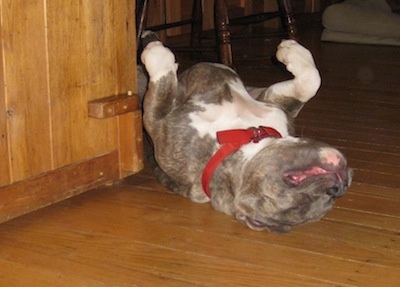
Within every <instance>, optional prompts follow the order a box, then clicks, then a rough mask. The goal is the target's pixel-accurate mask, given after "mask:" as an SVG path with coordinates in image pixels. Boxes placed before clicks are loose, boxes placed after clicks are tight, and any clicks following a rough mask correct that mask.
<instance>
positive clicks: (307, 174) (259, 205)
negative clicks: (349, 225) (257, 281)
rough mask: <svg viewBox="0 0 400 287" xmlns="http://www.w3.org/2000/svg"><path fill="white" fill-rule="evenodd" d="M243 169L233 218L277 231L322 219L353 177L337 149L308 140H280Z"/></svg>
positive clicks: (251, 226)
mask: <svg viewBox="0 0 400 287" xmlns="http://www.w3.org/2000/svg"><path fill="white" fill-rule="evenodd" d="M243 170H244V174H243V177H242V180H241V181H242V183H241V188H240V189H238V192H237V194H235V195H234V197H235V199H234V210H235V211H234V212H235V216H236V218H237V219H238V220H239V221H240V222H242V223H244V224H245V225H247V226H248V227H250V228H252V229H255V230H269V231H274V232H289V231H290V230H291V227H292V226H295V225H299V224H303V223H306V222H311V221H315V220H318V219H320V218H321V217H323V216H324V215H325V214H326V213H327V212H328V211H329V210H331V209H332V207H333V204H334V202H335V200H336V199H337V198H338V197H340V196H342V195H344V194H345V193H346V192H347V189H348V187H349V185H350V183H351V178H352V171H351V170H350V169H349V168H348V167H347V163H346V159H345V158H344V156H343V155H342V154H341V153H340V152H339V151H338V150H336V149H334V148H332V147H330V146H328V145H326V144H323V143H320V142H316V141H313V140H309V139H295V138H284V139H276V140H274V141H273V142H271V144H269V145H268V146H267V147H265V148H264V149H262V150H261V151H260V152H258V153H257V154H256V155H255V156H254V157H253V158H252V159H251V160H249V161H248V162H247V163H246V165H245V167H244V169H243Z"/></svg>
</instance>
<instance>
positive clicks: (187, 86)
mask: <svg viewBox="0 0 400 287" xmlns="http://www.w3.org/2000/svg"><path fill="white" fill-rule="evenodd" d="M142 42H143V46H144V50H143V53H142V55H141V59H142V62H143V63H144V65H145V67H146V70H147V72H148V74H149V83H148V89H147V92H146V95H145V97H144V102H143V108H144V116H143V118H144V126H145V129H146V131H147V132H148V134H149V135H150V137H151V139H152V142H153V145H154V157H155V160H156V163H157V165H156V168H155V175H156V177H157V179H158V181H160V182H161V183H162V184H163V185H165V186H166V187H167V188H169V189H171V190H172V191H174V192H175V193H177V194H180V195H183V196H185V197H187V198H189V199H190V200H192V201H195V202H199V203H203V202H208V201H210V202H211V204H212V206H213V207H214V208H215V209H216V210H219V211H222V212H225V213H226V214H229V215H232V216H235V217H236V218H237V220H238V221H240V222H241V223H243V224H245V225H247V226H248V227H250V228H252V229H255V230H269V231H275V232H289V231H290V230H291V227H292V226H295V225H299V224H303V223H306V222H311V221H316V220H318V219H320V218H322V217H323V216H324V215H325V214H326V213H327V212H328V211H329V210H331V209H332V207H333V205H334V202H335V200H336V199H337V198H338V197H340V196H342V195H344V194H345V193H346V192H347V189H348V187H349V185H350V183H351V177H352V176H351V170H350V169H349V168H348V167H347V163H346V159H345V157H344V156H343V155H342V154H341V153H340V152H339V151H338V150H336V149H334V148H332V147H330V146H329V145H327V144H324V143H321V142H317V141H315V140H311V139H306V138H298V137H294V136H293V131H294V128H293V125H292V123H293V119H294V118H295V117H296V116H297V114H298V113H299V111H300V110H301V108H302V107H303V105H304V104H305V103H306V102H307V101H308V100H310V99H311V98H312V97H313V96H314V95H315V94H316V92H317V90H318V89H319V86H320V76H319V72H318V70H317V69H316V67H315V64H314V60H313V57H312V55H311V53H310V52H309V51H308V50H307V49H305V48H304V47H302V46H301V45H299V44H298V43H297V42H295V41H293V40H286V41H282V43H281V44H280V45H279V46H278V50H277V53H276V57H277V59H278V60H279V61H280V62H282V63H283V64H285V65H286V68H287V70H288V71H290V72H291V73H292V74H293V75H294V79H292V80H288V81H284V82H279V83H276V84H274V85H272V86H270V87H268V88H246V87H245V86H244V85H243V83H242V81H241V80H240V78H239V76H238V75H237V74H236V72H235V71H233V70H232V69H230V68H228V67H226V66H224V65H221V64H215V63H214V64H213V63H200V64H197V65H195V66H193V67H192V68H190V69H188V70H186V71H185V72H183V73H182V74H180V75H179V77H178V76H177V68H178V66H177V64H176V63H175V57H174V55H173V53H172V52H171V51H170V50H169V49H168V48H166V47H164V46H163V44H162V43H161V42H160V41H159V40H158V38H157V36H156V35H155V34H154V33H152V32H149V31H147V32H145V33H144V34H143V36H142Z"/></svg>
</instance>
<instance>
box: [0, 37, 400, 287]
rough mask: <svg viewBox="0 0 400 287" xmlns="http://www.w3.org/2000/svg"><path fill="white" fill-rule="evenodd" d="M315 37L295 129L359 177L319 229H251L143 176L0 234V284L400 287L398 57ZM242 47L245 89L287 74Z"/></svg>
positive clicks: (258, 46)
mask: <svg viewBox="0 0 400 287" xmlns="http://www.w3.org/2000/svg"><path fill="white" fill-rule="evenodd" d="M319 33H320V31H319V29H316V30H314V29H312V30H311V29H306V30H305V31H304V35H303V37H302V39H303V43H305V45H306V46H307V47H309V48H310V49H311V50H312V51H313V52H314V54H315V58H316V62H317V65H318V67H319V69H320V71H321V74H322V79H323V85H322V88H321V90H320V91H319V94H318V96H317V97H316V98H314V99H313V100H312V101H311V102H310V103H309V104H308V105H306V107H305V108H304V110H303V111H302V113H301V115H300V116H299V119H298V121H297V132H298V134H299V135H302V136H308V137H313V138H316V139H320V140H323V141H325V142H328V143H331V144H332V145H334V146H337V147H338V148H340V149H341V150H342V151H343V152H344V153H345V154H346V155H347V157H348V161H349V163H350V165H351V166H352V167H353V168H354V171H355V176H354V182H353V185H352V186H351V188H350V191H349V193H348V194H347V195H346V196H345V197H343V198H341V199H340V200H339V201H338V202H337V205H336V207H335V208H334V210H333V211H332V212H331V213H329V214H328V215H327V216H326V217H325V218H324V219H323V220H322V221H320V222H317V223H312V224H308V225H304V226H300V227H297V228H295V229H294V231H293V232H292V233H290V234H287V235H278V234H272V233H267V232H256V231H252V230H250V229H247V228H246V227H244V226H242V225H240V224H239V223H237V222H236V221H235V220H233V219H232V218H230V217H228V216H226V215H224V214H221V213H218V212H216V211H214V210H213V209H212V208H211V207H210V205H209V204H203V205H201V204H195V203H192V202H190V201H188V200H186V199H184V198H181V197H179V196H176V195H173V194H170V193H168V191H167V190H165V189H164V188H163V187H162V186H160V185H159V184H158V183H157V182H156V181H155V180H154V178H153V176H152V174H151V172H149V171H148V170H145V171H144V172H142V173H141V174H139V175H136V176H133V177H130V178H128V179H127V180H126V181H124V182H121V183H119V184H115V185H114V186H105V187H103V188H99V189H97V190H93V191H91V192H88V193H85V194H83V195H81V196H78V197H76V198H73V199H70V200H66V201H64V202H61V203H59V204H57V205H54V206H52V207H49V208H45V209H43V210H40V211H37V212H35V213H32V214H29V215H26V216H23V217H20V218H18V219H15V220H12V221H10V222H7V223H4V224H2V225H0V286H68V287H71V286H107V287H109V286H157V287H159V286H257V287H259V286H268V287H271V286H318V287H319V286H332V287H333V286H363V287H365V286H385V287H387V286H400V175H399V168H400V48H394V47H375V46H358V45H347V44H346V45H344V44H333V43H320V41H319V40H318V39H319ZM238 41H239V40H235V43H236V44H237V45H236V46H235V47H236V48H235V56H236V57H235V63H236V64H237V69H238V71H239V73H240V74H241V75H242V76H243V78H244V79H245V81H246V83H249V84H262V83H264V84H265V85H267V84H269V83H271V82H273V81H275V80H281V79H284V78H285V77H287V75H286V73H285V72H282V71H281V70H280V68H279V67H277V66H274V65H272V64H271V63H270V59H269V53H270V50H271V49H270V48H268V47H270V46H271V45H275V42H276V41H267V40H262V39H261V40H260V39H254V38H247V39H244V40H243V39H242V40H240V43H239V42H238ZM238 45H239V46H238ZM238 47H239V48H238ZM250 48H251V49H250Z"/></svg>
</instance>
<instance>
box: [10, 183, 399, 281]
mask: <svg viewBox="0 0 400 287" xmlns="http://www.w3.org/2000/svg"><path fill="white" fill-rule="evenodd" d="M113 193H116V194H115V196H114V197H111V198H110V197H109V196H107V195H108V194H105V193H104V192H99V191H97V194H96V197H95V198H94V200H90V198H88V200H81V201H80V202H79V203H78V204H74V205H72V206H71V207H68V206H66V209H67V210H68V212H66V213H63V214H64V215H65V214H68V216H66V218H63V217H61V216H60V215H59V216H58V218H57V216H54V214H50V215H49V214H47V216H44V217H43V218H52V221H51V222H50V221H48V223H47V224H43V222H41V229H40V230H39V231H36V232H39V234H37V235H30V236H28V237H29V238H32V237H37V238H38V239H39V238H42V237H44V236H46V233H50V232H51V230H52V229H53V228H54V226H52V225H55V226H63V228H67V227H68V225H70V228H74V230H75V232H77V230H79V232H80V233H88V234H91V235H90V236H88V238H89V239H91V238H92V237H97V236H101V234H104V233H105V234H112V235H113V237H115V236H118V237H121V238H129V240H132V241H139V242H142V243H146V242H151V244H153V245H156V246H163V247H164V248H167V249H173V250H180V252H190V253H193V254H198V255H200V256H211V257H219V258H225V259H227V260H233V261H237V262H241V264H250V265H255V266H260V267H263V269H266V268H267V269H268V270H274V271H280V272H285V273H289V274H291V276H295V277H296V276H304V277H306V278H315V279H317V278H318V279H319V280H321V281H328V282H336V283H340V284H350V285H351V284H354V285H355V286H368V284H370V283H371V282H377V281H374V280H375V279H376V278H375V276H384V277H385V278H386V279H385V280H384V282H383V281H380V282H383V283H382V284H386V285H384V286H395V285H393V284H392V283H393V282H394V281H393V279H394V278H395V277H396V276H397V275H398V274H399V272H400V267H399V266H398V264H397V265H396V258H392V259H390V257H391V254H387V255H384V253H381V254H379V253H378V254H375V255H374V252H371V251H372V250H367V249H364V253H363V252H357V254H358V256H363V259H361V258H360V257H359V258H358V260H352V261H349V260H348V259H345V258H349V255H348V254H349V253H352V252H353V249H354V247H356V246H357V244H358V245H359V246H363V245H362V244H360V243H357V242H355V244H354V246H347V247H346V245H347V243H346V242H345V241H343V239H341V238H340V236H341V235H342V233H343V231H340V230H339V229H336V230H335V231H336V236H335V237H336V238H335V239H336V240H337V242H335V241H334V240H331V241H330V244H331V246H332V248H327V247H328V246H327V245H326V244H327V243H326V242H325V241H324V239H323V238H320V241H319V242H320V244H321V246H320V248H322V247H323V250H325V252H328V253H325V254H324V253H318V252H316V250H315V248H316V247H315V245H318V244H316V241H315V238H314V240H308V241H305V242H304V243H303V246H302V247H303V248H305V249H301V248H300V247H298V246H296V245H289V244H288V243H286V245H285V244H282V243H281V240H280V239H281V238H282V237H283V238H287V236H282V235H275V234H269V233H263V232H261V233H260V232H254V231H251V230H248V229H247V228H244V227H242V226H240V225H238V224H237V223H236V222H233V221H231V222H232V224H228V226H226V225H227V223H229V218H228V217H227V216H225V215H223V214H220V213H217V212H215V211H213V210H212V209H211V208H210V207H209V206H207V205H198V204H194V203H191V202H188V201H187V200H186V199H184V198H181V197H179V196H174V195H170V194H165V193H159V194H157V192H151V191H144V190H140V189H136V188H134V189H133V190H132V188H128V189H126V188H125V189H124V190H122V191H115V190H114V191H113ZM82 197H86V196H85V195H83V196H82ZM152 197H154V199H151V198H152ZM110 200H112V201H113V204H112V205H111V206H113V207H112V208H107V209H106V208H105V207H106V206H107V205H110ZM169 201H172V202H171V203H176V208H177V209H179V210H180V212H179V211H176V210H172V209H171V208H166V207H165V206H166V205H168V206H171V205H173V204H170V203H169ZM143 202H148V203H150V205H145V204H143ZM76 206H77V207H76ZM97 210H102V211H103V212H98V211H97ZM177 212H179V216H178V217H177V216H176V215H177ZM210 212H214V213H212V214H211V213H210ZM127 215H129V217H127ZM199 216H200V218H199ZM74 217H75V218H74ZM85 218H87V219H88V220H83V219H85ZM209 218H211V219H210V220H212V222H209V220H208V219H209ZM79 219H81V220H79ZM215 219H218V220H217V221H215ZM227 220H228V222H227ZM68 221H70V222H69V223H68ZM77 221H78V223H77ZM123 222H124V223H123ZM117 223H118V224H119V225H121V224H122V225H124V226H125V225H126V226H128V227H129V226H132V228H122V229H119V230H114V226H115V225H116V224H117ZM327 223H329V221H324V222H320V223H316V224H313V225H306V226H304V227H307V226H313V228H314V233H317V234H318V235H319V234H320V233H321V232H318V231H320V230H319V227H320V226H325V227H326V226H327V225H329V226H328V228H329V229H330V230H332V229H331V228H332V224H327ZM48 224H49V225H50V226H49V227H48V226H47V225H48ZM334 224H337V223H334ZM205 226H207V228H205ZM208 227H210V228H211V227H212V228H213V229H214V231H213V232H210V231H209V230H208ZM304 227H299V228H298V229H296V231H297V230H302V231H303V230H304ZM316 227H317V228H316ZM46 228H48V229H49V230H48V231H46ZM309 228H310V227H309ZM342 228H343V229H344V230H346V231H347V230H348V229H351V228H349V227H348V226H345V225H344V226H342ZM14 229H16V228H15V227H14ZM136 230H137V231H136ZM359 230H361V232H362V233H363V234H364V235H363V236H364V237H366V238H371V237H370V236H369V235H371V234H373V232H370V233H368V232H366V230H365V229H359ZM138 231H139V232H138ZM370 231H371V230H370ZM236 233H242V237H240V236H236ZM376 233H377V236H380V237H381V242H383V241H384V240H383V239H384V238H387V237H386V236H385V235H384V233H382V232H379V233H378V232H376ZM387 234H389V233H387ZM66 236H69V235H68V234H67V235H63V238H65V237H66ZM232 236H233V237H232ZM253 236H255V238H256V239H254V237H253ZM289 236H290V235H289ZM293 236H297V232H295V233H294V235H293ZM308 236H309V235H308ZM359 236H360V235H358V236H357V237H356V238H355V239H357V240H358V237H359ZM271 238H273V239H274V240H272V239H271ZM311 238H312V237H311ZM374 239H375V238H374V237H373V236H372V240H371V241H373V240H374ZM26 240H28V239H26ZM388 240H389V241H390V239H389V238H388ZM83 241H84V240H82V242H83ZM283 241H285V240H283ZM368 243H369V244H370V243H371V242H368ZM21 244H24V242H21ZM210 244H211V246H212V248H211V247H210ZM343 244H344V245H343ZM43 245H45V243H43ZM117 245H118V244H117ZM392 245H393V247H392V249H393V248H394V249H396V246H397V247H398V242H397V245H396V244H395V243H393V242H392ZM375 246H377V245H375ZM31 248H33V247H31ZM42 248H44V247H42ZM369 248H371V247H369ZM387 248H391V247H389V246H385V248H382V249H386V250H387ZM104 249H107V248H104ZM338 249H339V251H337V250H338ZM374 249H375V248H374ZM330 250H333V251H332V252H333V254H331V253H330V252H331V251H330ZM357 251H360V249H359V248H358V250H357ZM335 252H340V256H338V255H339V254H337V253H336V254H334V253H335ZM88 256H89V255H88ZM179 257H181V255H179ZM382 257H384V258H386V259H384V260H383V261H382V259H381V258H382ZM265 258H267V260H266V259H265ZM295 258H298V259H300V260H296V259H295ZM385 260H386V261H385ZM387 260H389V261H387ZM379 262H380V263H379ZM320 266H341V267H340V268H344V269H345V270H346V271H345V272H341V274H340V275H338V274H334V273H332V272H331V271H330V270H328V269H327V270H326V272H324V271H322V270H320ZM395 266H398V267H397V268H395ZM203 272H204V271H203ZM293 272H294V274H292V273H293ZM379 274H381V275H379ZM383 274H385V275H383ZM374 278H375V279H374ZM377 278H378V277H377ZM315 279H313V280H315ZM380 280H381V279H380ZM352 282H353V283H352ZM250 286H251V285H250ZM254 286H256V285H254Z"/></svg>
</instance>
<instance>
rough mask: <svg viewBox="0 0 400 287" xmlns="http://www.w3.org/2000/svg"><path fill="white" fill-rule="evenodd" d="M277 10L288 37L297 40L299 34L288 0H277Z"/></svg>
mask: <svg viewBox="0 0 400 287" xmlns="http://www.w3.org/2000/svg"><path fill="white" fill-rule="evenodd" d="M277 3H278V7H279V11H280V12H281V17H282V19H283V23H284V25H285V26H286V30H287V33H288V35H289V38H290V39H294V40H298V39H299V36H298V33H297V27H296V20H295V18H294V16H293V10H292V5H291V1H290V0H277Z"/></svg>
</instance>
